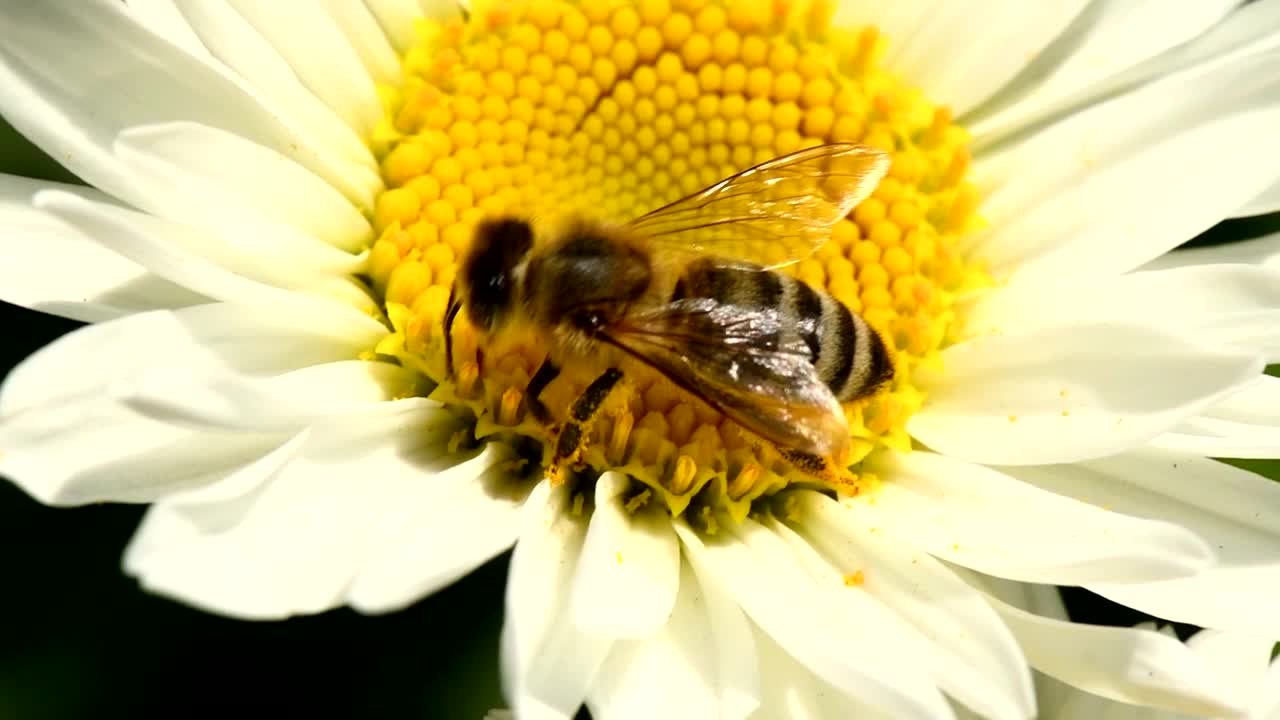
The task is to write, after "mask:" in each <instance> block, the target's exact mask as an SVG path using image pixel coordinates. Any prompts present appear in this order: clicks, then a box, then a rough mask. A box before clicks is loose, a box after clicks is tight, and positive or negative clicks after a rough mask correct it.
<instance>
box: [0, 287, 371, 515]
mask: <svg viewBox="0 0 1280 720" xmlns="http://www.w3.org/2000/svg"><path fill="white" fill-rule="evenodd" d="M350 312H352V315H345V313H344V312H343V311H342V310H341V309H340V308H339V309H334V308H331V307H323V306H321V307H316V306H312V305H299V304H296V303H294V304H286V305H284V306H281V307H278V308H245V307H237V306H232V305H203V306H197V307H193V308H187V309H183V310H178V311H174V312H167V311H158V312H151V313H144V314H139V315H133V316H130V317H127V318H123V319H120V320H115V321H112V322H108V323H103V324H101V325H94V326H90V327H85V328H81V329H80V330H77V331H76V332H74V333H71V334H69V335H66V336H64V337H62V338H59V339H58V340H57V341H56V342H54V343H52V344H50V345H48V346H46V347H44V348H42V349H41V350H39V351H38V352H36V353H35V354H33V355H32V356H31V357H29V358H27V359H26V360H25V361H24V362H23V363H22V364H20V365H18V366H17V367H16V368H14V370H13V371H12V372H11V373H10V374H9V376H8V377H7V378H6V380H5V384H4V387H3V392H0V470H2V471H3V472H4V473H5V474H6V475H8V476H9V477H11V478H13V479H14V480H15V481H16V482H17V483H18V484H19V485H21V486H22V487H23V488H24V489H25V490H26V491H27V492H29V493H31V494H32V495H33V496H35V497H36V498H38V499H40V500H41V501H43V502H46V503H56V504H81V503H87V502H101V501H106V500H117V501H126V502H148V501H150V500H152V499H154V498H156V497H158V496H160V495H163V494H164V493H166V492H169V491H170V489H172V488H173V487H184V486H188V485H193V484H201V483H203V482H206V481H207V479H208V478H207V475H208V474H209V473H214V472H217V471H220V470H225V469H226V468H229V467H233V466H235V465H238V464H240V463H242V462H245V461H246V460H248V459H249V458H252V457H257V456H259V455H261V454H262V453H263V452H265V451H266V450H267V449H269V448H271V447H275V446H277V445H279V444H280V443H281V442H283V439H284V437H285V436H282V435H281V434H279V433H254V432H209V433H197V432H195V431H193V430H191V429H189V428H185V427H175V426H173V425H171V424H168V423H163V422H157V421H155V420H152V419H150V418H146V417H144V416H141V415H139V414H138V413H136V412H134V411H132V410H130V409H129V408H127V407H126V406H125V405H124V403H122V401H121V397H120V396H119V395H117V394H116V393H115V392H114V390H115V388H116V387H117V384H118V383H119V382H121V381H124V380H128V379H130V378H137V377H139V376H141V375H143V374H145V373H146V372H149V371H154V370H156V369H160V368H170V369H172V368H183V369H185V370H187V371H190V372H199V371H201V370H204V371H207V372H210V373H226V372H239V373H254V374H276V373H281V372H286V371H288V370H292V369H295V368H300V367H306V366H308V365H312V364H319V363H325V362H331V361H334V360H345V359H348V358H351V357H353V356H354V355H355V354H356V353H358V352H360V350H362V349H365V348H367V347H371V346H372V345H373V344H374V343H376V342H377V340H378V338H379V337H381V336H382V335H385V333H386V331H385V330H384V329H383V328H382V327H381V326H380V325H378V324H377V323H376V322H374V321H373V320H372V319H370V318H368V317H365V316H361V315H358V314H355V313H354V311H350Z"/></svg>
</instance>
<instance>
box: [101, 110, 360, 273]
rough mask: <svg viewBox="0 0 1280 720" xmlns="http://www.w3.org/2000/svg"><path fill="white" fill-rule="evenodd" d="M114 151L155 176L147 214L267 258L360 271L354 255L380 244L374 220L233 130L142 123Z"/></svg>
mask: <svg viewBox="0 0 1280 720" xmlns="http://www.w3.org/2000/svg"><path fill="white" fill-rule="evenodd" d="M114 150H115V153H116V155H117V157H119V158H120V160H121V162H123V163H124V164H125V165H126V167H127V168H128V170H129V171H130V172H131V173H133V174H134V175H135V178H136V179H138V180H139V181H140V180H141V178H147V182H148V185H149V187H150V188H151V192H150V193H149V194H148V197H147V198H146V202H145V204H144V205H141V206H139V207H140V208H141V209H143V210H146V211H148V212H150V213H152V214H154V215H156V216H158V217H163V218H166V219H168V220H172V221H174V222H181V223H185V224H188V225H198V226H200V227H203V228H207V229H209V230H211V231H215V232H217V233H218V234H220V235H221V236H222V240H223V242H225V243H226V244H228V245H231V246H237V245H239V246H243V247H244V250H245V251H246V252H247V253H249V254H258V255H260V256H261V257H262V258H264V260H271V261H274V262H289V261H292V262H294V263H297V264H301V265H304V266H308V267H313V268H315V269H316V270H327V271H330V272H355V271H357V270H358V268H359V266H358V264H357V262H358V259H357V258H355V257H353V256H352V255H350V253H351V252H358V251H359V250H361V249H362V248H364V247H365V246H366V245H367V244H368V243H369V242H370V241H371V240H372V237H373V229H372V228H371V227H370V226H369V221H368V220H367V219H366V218H365V217H364V216H363V215H361V214H360V211H358V210H357V209H356V208H354V207H353V206H352V205H351V203H350V202H348V201H347V199H346V198H344V197H343V196H342V195H341V194H339V193H338V191H336V190H334V189H333V187H331V186H330V185H329V184H328V183H326V182H324V181H323V180H321V179H320V178H318V177H316V176H315V175H314V174H312V173H311V172H310V171H308V170H306V169H305V168H303V167H302V166H301V165H298V164H297V163H296V162H294V161H292V160H290V159H289V158H287V157H284V156H283V155H281V154H280V153H278V152H275V151H274V150H271V149H269V148H266V147H263V146H261V145H257V144H255V143H252V142H250V141H248V140H246V139H244V138H243V137H240V136H239V135H235V134H232V133H228V132H226V131H225V130H219V129H217V128H212V127H209V126H207V125H201V124H199V123H190V122H179V123H164V124H158V125H137V126H134V127H131V128H129V129H128V130H125V131H123V132H122V133H120V136H119V138H118V139H117V140H116V142H115V145H114ZM330 245H332V246H333V247H329V246H330ZM334 248H341V249H342V250H345V251H347V252H341V251H339V250H336V249H334Z"/></svg>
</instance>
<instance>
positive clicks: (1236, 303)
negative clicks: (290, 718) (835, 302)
mask: <svg viewBox="0 0 1280 720" xmlns="http://www.w3.org/2000/svg"><path fill="white" fill-rule="evenodd" d="M1066 298H1070V301H1068V302H1064V299H1066ZM1107 321H1110V322H1114V323H1124V322H1127V323H1133V324H1137V325H1144V324H1145V325H1153V326H1156V327H1160V328H1163V329H1165V330H1168V331H1170V332H1173V333H1182V334H1185V335H1187V336H1189V337H1195V338H1196V339H1198V340H1200V341H1202V342H1204V343H1206V344H1212V345H1223V344H1226V345H1233V346H1237V347H1241V348H1244V349H1247V350H1250V351H1253V352H1259V353H1261V354H1262V355H1263V356H1264V357H1266V358H1267V359H1268V360H1271V361H1276V360H1280V268H1266V267H1259V266H1250V265H1201V266H1191V267H1181V268H1176V269H1171V270H1164V271H1150V272H1137V273H1130V274H1127V275H1119V276H1106V277H1068V278H1066V279H1064V280H1062V281H1060V282H1046V283H1036V284H1022V285H1015V286H1012V287H1008V288H1001V289H999V290H996V291H993V292H990V293H986V294H985V295H983V296H982V297H981V298H980V299H979V300H978V301H977V302H976V303H975V304H974V306H973V307H971V308H969V309H968V310H967V312H965V314H964V322H965V332H966V333H967V334H971V335H982V334H987V333H1010V332H1017V331H1022V330H1029V329H1034V328H1037V327H1047V326H1053V325H1069V324H1075V323H1082V322H1107Z"/></svg>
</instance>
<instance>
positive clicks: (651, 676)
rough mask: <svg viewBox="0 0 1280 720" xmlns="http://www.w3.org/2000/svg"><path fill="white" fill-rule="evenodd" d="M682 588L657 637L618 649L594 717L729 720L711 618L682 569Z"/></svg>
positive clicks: (598, 691) (600, 681)
mask: <svg viewBox="0 0 1280 720" xmlns="http://www.w3.org/2000/svg"><path fill="white" fill-rule="evenodd" d="M597 512H598V511H597ZM588 532H590V531H588ZM588 542H590V541H589V540H588ZM679 583H680V592H679V593H678V595H677V597H676V601H675V604H674V606H673V607H672V611H671V617H670V619H669V620H668V622H667V623H666V624H665V625H663V626H662V627H661V628H660V629H659V630H658V632H657V633H655V634H654V635H652V636H650V637H646V638H639V639H634V640H619V641H617V642H615V643H614V644H613V650H611V651H610V652H609V657H608V658H607V659H606V660H605V661H604V665H602V666H601V667H600V672H599V674H598V675H597V676H596V682H595V685H594V686H593V687H592V688H591V692H590V693H589V694H588V696H587V705H588V707H589V708H590V709H591V712H592V715H593V716H595V717H597V718H608V720H651V719H652V718H664V719H670V720H706V719H707V718H717V717H726V715H725V714H724V713H723V712H722V709H721V707H720V705H719V697H718V696H717V687H716V667H715V664H714V663H715V652H714V649H713V641H712V637H711V634H712V632H711V628H710V623H709V620H710V617H709V616H708V609H707V606H706V603H705V602H704V601H703V598H702V596H701V594H700V588H699V587H698V580H697V578H696V577H694V574H693V571H692V570H691V569H690V568H689V566H688V565H684V566H683V567H682V568H681V572H680V577H679ZM748 632H750V631H749V630H748Z"/></svg>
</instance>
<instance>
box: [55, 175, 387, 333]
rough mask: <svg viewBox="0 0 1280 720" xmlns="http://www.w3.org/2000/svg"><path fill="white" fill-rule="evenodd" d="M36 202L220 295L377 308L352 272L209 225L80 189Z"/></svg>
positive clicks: (164, 272) (133, 256)
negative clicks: (312, 266) (221, 234)
mask: <svg viewBox="0 0 1280 720" xmlns="http://www.w3.org/2000/svg"><path fill="white" fill-rule="evenodd" d="M35 205H36V207H38V208H40V209H42V210H44V211H46V212H48V213H50V214H52V215H54V216H55V217H57V218H58V219H60V220H62V221H63V222H65V223H67V224H69V225H71V226H72V227H74V228H76V229H78V230H80V231H81V232H82V233H83V234H84V235H86V236H88V237H90V238H92V239H93V240H94V241H95V242H97V243H99V244H101V245H102V246H103V247H106V248H109V249H111V250H113V251H114V252H117V253H119V254H120V255H122V256H123V257H126V258H128V259H130V260H132V261H134V262H136V263H138V264H139V265H141V266H142V267H144V268H146V269H147V270H149V271H151V272H152V273H155V274H156V275H158V276H160V277H162V278H164V279H166V280H169V281H171V282H174V283H176V284H178V285H181V286H183V287H185V288H189V289H191V290H193V291H195V292H198V293H200V294H202V295H206V296H208V297H212V298H216V299H219V300H226V301H232V302H244V303H256V304H261V305H271V304H276V303H279V302H282V301H281V300H280V299H279V298H281V297H283V296H285V295H288V294H290V293H288V292H286V291H287V290H299V291H302V292H306V293H309V294H312V295H315V296H317V297H324V298H333V299H336V300H338V301H341V302H344V303H347V304H350V305H351V306H352V307H356V308H359V309H362V310H364V311H365V312H369V313H373V312H375V311H376V306H375V304H374V301H373V299H372V298H370V297H369V296H368V294H367V293H366V292H365V291H364V290H363V289H362V288H360V287H359V286H357V285H356V284H355V282H354V281H353V280H351V279H350V278H345V277H339V276H336V275H329V276H326V275H320V274H309V273H302V272H298V271H297V270H296V269H295V268H291V267H289V266H288V265H283V266H282V265H280V264H272V263H269V262H262V261H261V260H260V259H258V258H255V257H247V256H245V255H244V254H242V253H239V252H236V250H235V249H234V248H230V247H228V246H226V245H225V244H223V243H221V242H219V241H218V240H217V239H216V238H214V237H212V236H210V235H209V234H208V233H206V232H205V231H203V230H201V229H198V228H195V227H191V226H187V225H179V224H177V223H173V222H170V221H167V220H161V219H160V218H157V217H154V216H151V215H146V214H143V213H140V212H136V211H134V210H128V209H125V208H122V207H119V206H117V205H114V204H107V203H94V202H91V201H88V200H85V199H83V198H81V197H79V196H77V195H73V194H70V193H64V192H60V191H57V190H44V191H41V192H40V193H39V194H37V195H36V198H35Z"/></svg>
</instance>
